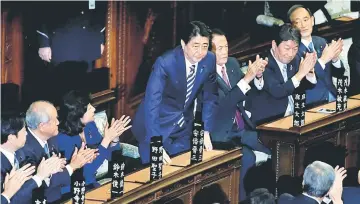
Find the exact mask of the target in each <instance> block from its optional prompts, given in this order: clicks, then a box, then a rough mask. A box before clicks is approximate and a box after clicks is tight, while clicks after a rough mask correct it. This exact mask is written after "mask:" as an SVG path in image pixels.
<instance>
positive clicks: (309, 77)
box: [270, 49, 317, 117]
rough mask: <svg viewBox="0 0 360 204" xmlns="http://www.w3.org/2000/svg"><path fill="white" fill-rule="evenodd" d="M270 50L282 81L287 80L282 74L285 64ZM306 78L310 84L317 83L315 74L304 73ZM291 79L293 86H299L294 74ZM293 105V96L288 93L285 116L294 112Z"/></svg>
mask: <svg viewBox="0 0 360 204" xmlns="http://www.w3.org/2000/svg"><path fill="white" fill-rule="evenodd" d="M270 52H271V54H272V56H273V57H274V59H275V61H276V63H277V65H278V66H279V69H280V72H281V74H282V76H283V78H284V81H285V82H287V81H288V79H287V78H286V77H285V75H284V73H283V69H282V68H283V67H284V66H285V65H286V64H284V63H282V62H280V61H278V60H277V59H276V57H275V56H274V53H273V50H272V49H271V50H270ZM287 77H289V76H287ZM306 79H307V80H308V81H309V82H310V83H312V84H316V83H317V81H316V77H315V75H309V74H307V75H306ZM291 81H292V83H293V85H294V87H295V88H297V87H299V86H300V81H299V80H297V79H296V77H295V76H293V77H291ZM293 107H294V98H293V96H292V95H289V96H288V106H287V108H286V111H285V117H286V116H289V115H292V114H293V112H294V108H293Z"/></svg>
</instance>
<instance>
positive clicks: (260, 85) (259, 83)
mask: <svg viewBox="0 0 360 204" xmlns="http://www.w3.org/2000/svg"><path fill="white" fill-rule="evenodd" d="M254 84H255V86H256V88H257V89H258V90H262V88H263V87H264V77H263V76H262V77H260V78H259V79H258V78H256V77H255V79H254Z"/></svg>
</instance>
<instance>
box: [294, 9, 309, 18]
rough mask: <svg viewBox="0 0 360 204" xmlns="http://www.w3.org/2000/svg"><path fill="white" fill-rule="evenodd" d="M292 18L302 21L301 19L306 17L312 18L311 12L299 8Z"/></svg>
mask: <svg viewBox="0 0 360 204" xmlns="http://www.w3.org/2000/svg"><path fill="white" fill-rule="evenodd" d="M291 17H292V19H293V20H296V19H300V18H304V17H310V15H309V12H308V11H307V10H306V9H305V8H302V7H300V8H297V9H295V10H294V11H293V12H292V14H291Z"/></svg>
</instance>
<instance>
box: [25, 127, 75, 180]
mask: <svg viewBox="0 0 360 204" xmlns="http://www.w3.org/2000/svg"><path fill="white" fill-rule="evenodd" d="M28 130H29V132H30V133H31V134H32V135H33V136H34V137H35V139H36V140H37V141H38V142H39V144H40V145H41V147H42V148H43V149H44V147H45V145H46V144H47V141H43V140H42V139H40V138H39V137H38V136H36V134H35V133H34V132H33V131H31V129H30V128H28ZM49 151H50V149H49ZM50 156H51V155H50ZM65 167H66V169H67V170H68V173H69V176H71V175H72V174H73V171H74V170H73V168H72V167H71V166H70V165H69V164H68V165H66V166H65ZM50 178H51V176H50ZM50 178H45V183H46V185H48V186H50Z"/></svg>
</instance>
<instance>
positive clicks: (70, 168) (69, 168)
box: [65, 164, 74, 176]
mask: <svg viewBox="0 0 360 204" xmlns="http://www.w3.org/2000/svg"><path fill="white" fill-rule="evenodd" d="M65 167H66V169H67V170H68V172H69V176H71V175H72V174H73V173H74V169H73V168H72V167H71V166H70V165H69V164H68V165H66V166H65Z"/></svg>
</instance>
